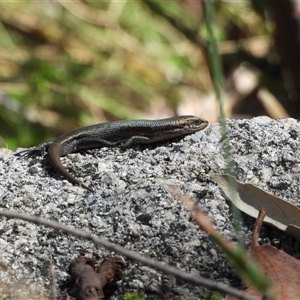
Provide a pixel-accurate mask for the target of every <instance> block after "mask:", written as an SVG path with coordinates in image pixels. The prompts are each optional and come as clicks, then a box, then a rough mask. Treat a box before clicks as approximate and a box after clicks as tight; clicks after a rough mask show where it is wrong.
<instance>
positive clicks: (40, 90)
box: [0, 0, 300, 149]
mask: <svg viewBox="0 0 300 300" xmlns="http://www.w3.org/2000/svg"><path fill="white" fill-rule="evenodd" d="M275 2H278V1H275ZM270 3H272V1H271V0H270V2H269V3H268V1H266V2H263V1H257V0H252V1H250V0H249V1H248V0H243V1H234V2H221V1H220V2H215V16H216V21H215V25H216V30H217V38H218V41H219V53H220V56H221V59H222V62H223V67H224V75H225V93H224V100H225V109H226V113H227V116H228V117H253V116H257V115H261V114H265V115H269V116H271V117H274V118H277V117H287V116H294V117H295V116H296V117H297V116H298V114H297V105H295V103H296V104H297V103H298V102H297V101H298V98H297V97H298V96H297V89H296V88H295V86H294V85H293V83H292V80H290V78H291V77H292V75H293V74H292V75H291V74H290V73H291V72H290V71H289V69H288V68H283V66H282V63H281V62H282V59H281V56H280V51H279V52H277V49H276V47H275V42H274V34H275V31H274V30H275V27H276V10H275V11H272V7H270V6H272V4H270ZM274 17H275V21H274ZM203 19H204V18H203V10H202V4H201V1H193V0H178V1H175V0H174V1H173V0H172V1H163V2H161V1H149V0H140V1H139V0H136V1H126V0H122V1H113V0H112V1H109V0H107V1H100V0H99V1H88V0H86V1H83V0H82V1H64V0H56V1H55V0H53V1H51V0H49V1H46V0H40V1H20V2H15V1H5V2H4V1H1V2H0V21H1V22H0V36H1V41H0V147H1V146H2V147H8V148H10V149H15V148H16V147H21V146H22V147H28V146H32V145H35V144H38V143H40V142H43V141H46V140H49V139H52V138H54V137H56V136H58V135H60V134H62V133H64V132H67V131H70V130H72V129H74V128H76V127H81V126H86V125H91V124H95V123H100V122H105V121H110V120H116V119H134V118H163V117H167V116H173V115H180V114H193V115H197V116H200V117H203V118H206V119H208V120H209V121H210V122H214V121H216V120H217V118H218V108H217V105H216V100H215V95H214V88H213V84H212V82H211V77H210V67H209V64H208V60H207V51H208V50H209V45H208V44H207V40H206V29H205V25H204V20H203ZM275 40H276V36H275ZM296 49H297V48H296ZM298 55H299V52H298ZM299 69H300V68H299Z"/></svg>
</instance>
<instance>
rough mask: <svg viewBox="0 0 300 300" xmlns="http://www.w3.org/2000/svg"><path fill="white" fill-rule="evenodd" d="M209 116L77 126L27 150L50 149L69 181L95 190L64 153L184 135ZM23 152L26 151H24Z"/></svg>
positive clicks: (57, 167)
mask: <svg viewBox="0 0 300 300" xmlns="http://www.w3.org/2000/svg"><path fill="white" fill-rule="evenodd" d="M207 125H208V122H207V121H206V120H203V119H201V118H198V117H194V116H179V117H173V118H167V119H160V120H122V121H113V122H108V123H101V124H97V125H92V126H87V127H82V128H78V129H75V130H73V131H70V132H68V133H65V134H63V135H62V136H60V137H58V138H57V139H56V140H54V141H51V142H47V143H43V144H40V145H39V146H37V147H34V148H31V149H28V150H25V151H24V152H25V153H27V154H31V153H39V152H43V151H45V150H46V151H47V158H48V160H49V161H50V163H51V165H52V166H53V168H54V169H55V170H56V171H57V172H58V173H59V174H61V175H62V176H64V177H65V178H66V179H67V180H68V181H70V182H71V183H73V184H77V185H79V186H82V187H83V188H85V189H87V190H89V191H92V189H91V188H89V187H88V186H86V185H85V184H84V183H82V182H81V181H79V180H78V179H76V178H75V177H74V176H72V175H71V174H70V173H69V172H68V171H67V170H66V168H65V167H64V166H63V165H62V163H61V161H60V157H61V156H65V155H67V154H69V153H72V152H78V151H80V150H83V149H93V148H100V147H116V146H117V147H121V148H128V147H130V146H132V145H133V144H151V143H156V142H162V141H169V140H172V139H175V138H181V137H184V136H186V135H189V134H192V133H194V132H197V131H199V130H202V129H204V128H205V127H206V126H207ZM21 153H23V152H21Z"/></svg>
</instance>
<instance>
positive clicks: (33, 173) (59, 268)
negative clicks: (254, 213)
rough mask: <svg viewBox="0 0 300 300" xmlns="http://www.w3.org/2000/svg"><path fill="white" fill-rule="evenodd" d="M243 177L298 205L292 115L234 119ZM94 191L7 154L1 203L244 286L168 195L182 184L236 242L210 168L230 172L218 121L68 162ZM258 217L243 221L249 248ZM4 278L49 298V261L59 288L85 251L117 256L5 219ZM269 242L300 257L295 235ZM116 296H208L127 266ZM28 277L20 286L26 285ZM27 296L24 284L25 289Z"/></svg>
mask: <svg viewBox="0 0 300 300" xmlns="http://www.w3.org/2000/svg"><path fill="white" fill-rule="evenodd" d="M228 128H229V135H230V142H231V145H232V149H233V160H234V164H235V171H236V173H237V178H238V180H240V181H242V182H247V183H252V184H255V185H257V186H258V187H260V188H262V189H264V190H266V191H268V192H271V193H273V194H275V195H276V196H279V197H282V198H284V199H285V200H287V201H290V202H293V203H295V204H299V189H300V188H299V174H300V124H299V123H298V122H297V121H296V120H294V119H282V120H271V119H269V118H267V117H259V118H255V119H252V120H230V121H228ZM62 162H63V164H64V165H65V166H66V167H67V169H68V170H69V171H70V172H71V173H72V174H73V175H75V176H76V177H77V178H79V179H80V180H82V181H83V182H85V183H86V184H88V185H89V186H91V187H92V188H93V189H94V190H95V193H94V194H92V193H89V192H87V191H85V190H83V189H81V188H79V187H76V186H73V185H72V184H70V183H69V182H68V181H66V180H64V179H63V178H62V177H61V176H60V175H58V174H56V173H55V172H54V171H53V169H52V167H51V166H50V165H49V163H48V162H47V160H46V159H45V158H43V157H35V156H33V157H31V158H29V159H24V158H19V157H16V156H14V155H13V153H12V152H10V151H8V150H5V149H1V150H0V199H1V200H0V207H1V208H5V209H11V210H17V211H21V212H24V213H28V214H32V215H33V214H37V215H40V216H42V217H45V218H49V219H51V220H57V221H60V222H62V223H64V224H66V225H72V226H75V227H78V228H82V229H86V230H89V231H91V232H92V233H94V234H96V235H101V236H105V237H106V238H108V239H109V240H110V241H112V242H115V243H117V244H119V245H122V246H124V247H126V248H128V249H132V250H134V251H137V252H139V253H141V254H144V255H146V256H148V257H151V258H153V259H157V260H160V261H164V262H166V263H169V264H171V265H173V266H176V267H178V268H180V269H182V270H186V271H188V272H194V273H195V274H199V275H201V276H203V277H206V278H210V279H213V280H217V281H220V282H223V283H227V284H231V285H235V286H238V285H239V280H238V278H237V277H236V275H235V273H234V272H233V271H232V270H231V268H230V267H229V266H228V264H227V263H226V261H225V259H224V256H223V255H222V254H221V253H220V251H219V250H218V248H217V247H216V246H215V245H213V243H211V242H210V240H209V239H208V238H207V236H206V234H205V233H203V232H202V231H201V230H200V229H199V228H198V227H197V226H196V225H195V224H194V222H193V221H192V219H191V217H190V216H189V213H188V212H187V211H186V210H185V209H184V207H183V206H182V205H181V204H180V203H179V202H178V201H176V200H175V199H173V198H172V196H170V194H168V192H166V191H165V189H164V185H166V184H171V185H175V186H178V187H179V188H180V189H181V190H182V192H183V193H185V194H186V195H188V196H190V197H191V198H192V199H193V200H194V201H195V202H196V203H197V204H198V206H199V208H201V209H202V210H203V211H205V212H206V213H207V214H208V216H209V217H210V218H211V219H212V220H213V223H214V225H215V226H216V228H217V229H218V230H219V231H220V232H221V233H222V234H223V236H225V237H226V238H227V239H229V240H231V241H236V236H235V234H234V230H233V226H232V225H231V218H232V216H231V213H230V208H229V205H228V202H227V201H226V199H225V198H224V197H223V195H222V193H221V191H220V189H219V188H218V186H217V185H216V184H215V183H214V182H213V181H212V180H211V179H210V177H209V176H208V173H209V172H214V173H219V172H223V171H224V170H225V163H224V159H223V156H222V139H221V135H220V133H219V124H211V125H210V126H209V127H208V128H207V129H205V130H203V131H201V132H198V133H196V134H194V135H191V136H188V137H186V138H185V139H183V140H181V141H177V142H173V143H169V144H160V145H157V146H156V147H154V146H148V147H140V146H137V147H134V148H131V149H128V150H125V151H124V150H120V149H118V148H102V149H96V150H89V151H86V152H83V153H75V154H70V155H68V156H67V157H64V158H62ZM251 227H252V219H251V218H249V217H247V216H243V224H242V228H243V230H244V233H245V237H246V240H245V241H246V242H245V243H246V244H247V243H248V242H249V237H250V235H251ZM0 233H1V234H0V254H1V255H0V276H1V277H0V278H1V279H2V281H4V282H5V283H6V284H8V285H12V284H13V283H15V282H19V284H18V288H20V286H21V289H22V286H23V287H26V288H25V290H26V292H27V293H29V294H38V293H42V294H49V287H50V275H49V271H48V267H49V263H50V262H53V263H55V265H56V272H57V280H58V283H61V282H63V281H64V280H66V278H67V277H68V274H67V273H66V267H67V265H68V262H69V261H70V260H71V259H73V258H74V257H75V256H77V255H78V253H79V252H85V253H86V255H91V256H95V257H96V258H97V259H99V260H101V259H103V258H105V257H106V256H108V255H111V254H114V253H110V252H109V251H108V250H106V249H104V248H101V247H98V246H95V245H94V244H93V243H91V242H86V241H82V240H80V239H78V238H77V237H75V236H72V235H69V234H64V233H62V232H57V231H55V230H52V229H50V228H45V227H43V226H36V225H34V224H31V223H27V222H23V221H18V220H13V219H5V218H0ZM262 241H263V242H271V243H272V244H274V245H276V246H277V247H279V248H280V249H283V250H284V251H286V252H288V253H289V254H292V255H295V256H296V257H297V256H299V250H298V249H300V247H299V243H298V241H296V240H295V239H294V238H292V237H289V236H286V235H285V234H283V233H281V232H279V231H277V230H275V229H272V228H269V227H264V230H263V232H262ZM126 262H127V267H126V269H125V272H124V278H123V280H122V281H121V282H119V283H118V288H117V290H116V291H115V292H114V294H113V295H112V296H111V299H122V295H123V294H124V293H125V292H130V291H137V292H139V293H141V294H143V295H144V296H145V299H161V291H162V289H164V290H167V291H168V294H169V297H170V299H203V295H204V292H205V291H204V290H203V289H202V288H201V287H194V286H190V285H188V284H185V283H184V282H181V281H179V280H175V279H174V278H173V277H172V276H168V275H164V274H162V273H160V272H158V271H156V270H154V269H151V268H149V267H147V266H143V265H139V264H137V263H135V262H133V261H128V260H126ZM20 280H21V283H20ZM23 290H24V288H23Z"/></svg>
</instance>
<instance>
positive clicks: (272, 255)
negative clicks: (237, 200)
mask: <svg viewBox="0 0 300 300" xmlns="http://www.w3.org/2000/svg"><path fill="white" fill-rule="evenodd" d="M265 215H266V210H264V209H262V210H261V211H260V212H259V216H258V218H257V219H256V222H255V225H254V229H253V234H252V243H251V246H250V248H249V250H248V252H247V254H248V255H249V256H251V258H252V259H253V260H254V261H255V262H256V263H257V265H258V266H259V267H260V268H261V270H262V272H263V273H264V274H265V275H266V276H267V277H268V278H269V279H270V281H271V284H272V294H273V295H274V296H275V299H276V300H293V299H300V291H299V286H300V262H299V261H298V260H297V259H295V258H294V257H292V256H289V255H288V254H286V253H284V252H282V251H280V250H278V249H277V248H275V247H273V246H271V245H263V246H260V245H259V244H258V238H259V232H260V228H261V225H262V223H263V220H264V217H265ZM245 285H246V289H245V290H244V292H245V293H246V294H248V295H249V296H252V297H253V299H254V300H256V299H257V300H258V299H259V300H262V299H263V296H262V294H260V293H259V292H257V291H256V290H255V289H254V288H253V287H251V286H248V285H247V283H245ZM225 299H226V300H236V299H238V298H236V297H233V296H229V295H227V296H226V298H225Z"/></svg>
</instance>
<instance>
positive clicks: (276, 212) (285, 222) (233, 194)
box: [210, 174, 300, 299]
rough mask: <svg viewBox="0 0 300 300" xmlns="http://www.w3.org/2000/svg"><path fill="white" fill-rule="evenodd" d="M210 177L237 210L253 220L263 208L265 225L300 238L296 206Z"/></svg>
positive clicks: (233, 181) (223, 178)
mask: <svg viewBox="0 0 300 300" xmlns="http://www.w3.org/2000/svg"><path fill="white" fill-rule="evenodd" d="M210 176H211V178H212V179H213V180H214V181H215V182H216V183H218V185H219V186H220V188H221V189H222V190H223V192H224V193H225V195H226V197H227V198H228V199H229V200H230V201H232V203H233V204H234V205H235V206H236V207H237V208H238V209H240V210H241V211H243V212H244V213H246V214H247V215H250V216H252V217H254V218H255V217H256V216H257V214H258V212H259V210H260V209H261V208H262V207H264V208H265V209H266V210H267V211H268V216H267V217H266V219H265V222H266V223H268V224H271V225H273V226H275V227H276V228H278V229H280V230H283V231H287V232H288V233H289V234H291V235H293V236H295V237H297V238H300V209H299V208H298V207H297V206H295V205H293V204H291V203H289V202H287V201H285V200H283V199H280V198H278V197H276V196H273V195H271V194H269V193H267V192H265V191H263V190H261V189H259V188H258V187H256V186H254V185H252V184H243V183H240V182H238V181H237V180H236V179H235V178H234V177H232V176H229V175H216V174H211V175H210ZM299 299H300V298H299Z"/></svg>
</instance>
